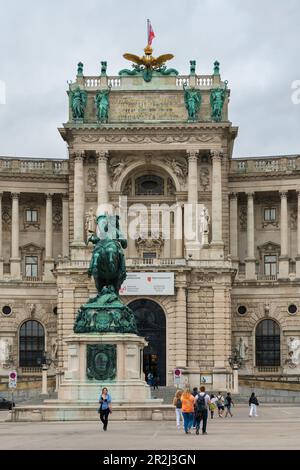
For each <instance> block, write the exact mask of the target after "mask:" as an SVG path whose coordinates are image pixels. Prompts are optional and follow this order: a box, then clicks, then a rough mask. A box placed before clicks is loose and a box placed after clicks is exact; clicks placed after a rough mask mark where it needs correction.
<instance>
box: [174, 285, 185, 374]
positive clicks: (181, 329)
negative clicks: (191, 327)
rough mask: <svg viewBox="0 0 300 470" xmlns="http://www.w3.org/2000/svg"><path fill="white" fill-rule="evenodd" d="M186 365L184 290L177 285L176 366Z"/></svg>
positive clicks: (181, 286)
mask: <svg viewBox="0 0 300 470" xmlns="http://www.w3.org/2000/svg"><path fill="white" fill-rule="evenodd" d="M186 366H187V318H186V290H185V287H184V286H183V285H179V286H178V287H177V294H176V367H186Z"/></svg>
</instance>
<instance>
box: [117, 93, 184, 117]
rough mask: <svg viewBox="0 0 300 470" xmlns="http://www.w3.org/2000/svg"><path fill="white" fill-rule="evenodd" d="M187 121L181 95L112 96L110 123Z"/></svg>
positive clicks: (144, 94)
mask: <svg viewBox="0 0 300 470" xmlns="http://www.w3.org/2000/svg"><path fill="white" fill-rule="evenodd" d="M185 119H186V110H185V106H184V101H183V95H182V94H181V93H180V94H179V93H164V95H161V94H158V93H143V94H137V95H134V96H133V95H132V94H130V95H127V94H122V95H117V96H116V95H115V96H113V95H112V96H111V104H110V121H119V122H120V121H182V120H185Z"/></svg>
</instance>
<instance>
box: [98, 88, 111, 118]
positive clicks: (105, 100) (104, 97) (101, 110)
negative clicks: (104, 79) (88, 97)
mask: <svg viewBox="0 0 300 470" xmlns="http://www.w3.org/2000/svg"><path fill="white" fill-rule="evenodd" d="M110 90H111V87H109V88H108V89H107V90H101V91H99V92H98V93H97V95H96V96H95V104H96V108H97V118H98V122H107V121H108V110H109V93H110Z"/></svg>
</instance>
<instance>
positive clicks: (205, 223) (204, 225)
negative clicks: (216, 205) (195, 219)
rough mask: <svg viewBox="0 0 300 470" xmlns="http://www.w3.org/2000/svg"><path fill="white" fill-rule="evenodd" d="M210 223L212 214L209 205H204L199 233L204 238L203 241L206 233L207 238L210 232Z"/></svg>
mask: <svg viewBox="0 0 300 470" xmlns="http://www.w3.org/2000/svg"><path fill="white" fill-rule="evenodd" d="M209 224H210V215H209V211H208V209H207V207H205V206H204V207H202V208H201V209H200V214H199V234H200V237H201V239H202V243H203V242H204V240H203V238H204V235H205V236H206V238H207V235H208V234H209Z"/></svg>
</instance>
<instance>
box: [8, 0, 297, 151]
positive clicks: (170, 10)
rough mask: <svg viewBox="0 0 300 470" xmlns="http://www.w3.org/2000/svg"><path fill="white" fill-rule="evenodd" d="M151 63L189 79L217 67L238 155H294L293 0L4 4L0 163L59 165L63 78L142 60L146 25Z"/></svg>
mask: <svg viewBox="0 0 300 470" xmlns="http://www.w3.org/2000/svg"><path fill="white" fill-rule="evenodd" d="M147 18H150V19H151V22H152V25H153V29H154V31H155V34H156V38H155V39H154V42H153V47H154V55H159V54H161V53H167V52H171V53H173V54H174V55H175V59H173V61H172V62H171V63H170V64H172V67H174V68H176V69H178V70H179V73H182V74H186V73H188V70H189V60H191V59H195V60H196V61H197V73H199V74H201V73H203V74H207V73H212V64H213V62H214V60H216V59H218V60H219V61H220V62H221V75H222V79H223V80H225V79H226V80H228V81H229V86H230V88H231V103H230V115H229V116H230V120H231V121H232V122H233V124H234V125H237V126H239V136H238V138H237V140H236V144H235V149H234V155H235V156H239V157H241V156H252V155H253V156H260V155H280V154H300V132H299V130H300V129H299V128H300V104H298V105H295V104H293V103H292V100H291V95H292V88H291V87H292V83H293V81H294V80H300V54H299V45H300V27H299V20H300V1H299V0H284V1H282V0H251V1H250V0H249V1H247V0H159V1H158V0H151V1H149V0H42V1H41V0H26V1H25V0H24V1H22V0H9V1H8V0H0V51H1V54H0V80H2V81H4V82H5V84H6V104H5V105H3V104H2V105H1V104H0V155H13V156H36V157H65V156H66V146H65V144H64V142H63V141H62V139H61V137H60V136H59V134H58V131H57V127H59V126H61V124H62V122H65V121H66V120H67V95H66V89H67V80H74V78H75V75H76V64H77V63H78V62H79V61H80V60H81V61H82V62H83V63H84V65H85V69H84V71H85V74H90V75H97V74H99V73H100V61H101V60H107V62H108V74H109V75H116V74H117V73H118V71H119V70H120V69H121V68H124V66H127V67H128V63H127V62H126V61H125V60H124V59H123V58H122V54H123V53H124V52H131V53H136V54H141V53H142V49H143V48H144V47H145V43H146V19H147Z"/></svg>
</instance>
